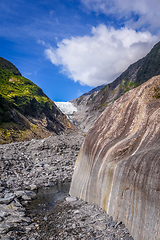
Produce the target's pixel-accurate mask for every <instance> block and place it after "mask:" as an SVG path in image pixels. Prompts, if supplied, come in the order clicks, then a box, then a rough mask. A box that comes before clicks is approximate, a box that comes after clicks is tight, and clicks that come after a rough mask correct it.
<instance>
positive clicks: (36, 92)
mask: <svg viewBox="0 0 160 240" xmlns="http://www.w3.org/2000/svg"><path fill="white" fill-rule="evenodd" d="M70 130H75V127H74V126H73V125H72V124H71V123H70V122H69V120H68V119H67V117H66V116H65V115H64V114H63V113H62V112H61V111H60V110H59V109H58V108H57V106H56V105H55V104H54V103H53V102H52V101H51V100H50V99H49V98H48V97H47V96H46V95H45V94H44V93H43V91H42V89H41V88H39V87H38V86H37V85H35V84H34V83H33V82H31V81H30V80H28V79H26V78H24V77H23V76H21V73H20V72H19V70H18V69H17V68H16V67H15V66H14V65H13V64H12V63H10V62H9V61H7V60H6V59H4V58H2V57H1V58H0V143H9V142H12V141H22V140H30V139H32V138H36V139H38V138H44V137H48V136H50V135H52V134H60V133H63V132H68V131H70Z"/></svg>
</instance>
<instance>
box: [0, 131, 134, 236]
mask: <svg viewBox="0 0 160 240" xmlns="http://www.w3.org/2000/svg"><path fill="white" fill-rule="evenodd" d="M83 140H84V136H83V135H82V134H79V135H78V134H77V133H76V134H73V133H72V134H65V135H59V136H53V137H49V138H46V139H43V140H31V141H28V142H23V143H12V144H6V145H0V239H3V240H14V239H24V240H34V239H43V240H44V239H45V240H46V239H49V240H52V239H73V240H80V239H90V240H91V239H92V240H93V239H104V240H113V239H114V240H122V239H125V240H131V239H132V240H133V238H132V237H131V236H130V234H129V233H128V230H127V229H126V228H125V226H124V224H123V223H122V222H118V223H116V222H114V220H113V219H112V217H109V216H108V215H107V214H106V213H105V212H104V211H103V210H102V209H100V208H99V207H98V206H96V205H94V204H89V203H86V202H84V201H82V200H79V199H75V198H71V197H69V196H68V197H67V198H65V199H61V200H59V201H57V203H56V204H55V205H54V206H53V207H52V208H48V206H47V204H44V205H43V211H42V212H41V214H40V213H39V211H38V210H37V211H36V209H35V211H33V210H32V211H31V210H27V211H26V209H27V206H28V204H29V202H31V201H32V199H34V198H36V194H35V193H36V191H37V189H39V188H42V187H47V188H48V187H51V186H54V185H55V184H63V183H64V182H67V181H71V178H72V174H73V169H74V164H75V161H76V158H77V156H78V152H79V150H80V146H81V144H82V142H83Z"/></svg>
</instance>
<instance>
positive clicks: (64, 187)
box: [26, 182, 70, 212]
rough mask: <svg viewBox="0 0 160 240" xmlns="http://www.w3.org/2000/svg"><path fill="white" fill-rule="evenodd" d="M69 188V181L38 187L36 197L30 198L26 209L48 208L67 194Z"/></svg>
mask: <svg viewBox="0 0 160 240" xmlns="http://www.w3.org/2000/svg"><path fill="white" fill-rule="evenodd" d="M69 188H70V182H66V183H63V184H59V185H55V186H53V187H49V188H42V189H39V190H38V191H37V196H36V199H34V200H32V201H31V203H30V204H29V205H28V206H27V207H26V209H27V210H29V211H36V212H37V211H38V212H43V211H46V210H50V209H51V208H53V206H54V205H55V204H56V201H58V200H61V199H63V198H65V197H67V196H68V193H69Z"/></svg>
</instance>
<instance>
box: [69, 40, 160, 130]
mask: <svg viewBox="0 0 160 240" xmlns="http://www.w3.org/2000/svg"><path fill="white" fill-rule="evenodd" d="M157 75H160V42H158V43H157V44H156V45H155V46H154V47H153V48H152V49H151V51H150V52H149V53H148V54H147V55H146V56H145V57H144V58H142V59H140V60H139V61H137V62H136V63H134V64H132V65H130V66H129V67H128V68H127V70H126V71H124V72H123V73H122V74H121V75H120V76H119V77H118V78H117V79H115V80H114V81H113V82H112V83H110V84H108V85H106V86H104V85H103V86H100V87H99V88H100V89H98V90H97V88H95V89H93V90H91V91H90V92H88V93H87V94H83V95H82V96H80V97H79V98H77V99H74V100H71V102H72V103H73V104H74V106H75V107H76V108H77V109H78V111H77V112H76V113H74V119H75V120H74V121H75V124H76V125H77V126H78V127H79V128H80V129H82V130H83V131H84V132H87V130H88V129H89V127H91V125H92V124H93V122H94V121H95V120H96V119H97V117H98V116H100V114H101V113H102V112H103V111H104V109H105V108H106V107H108V106H109V105H110V104H111V103H113V102H114V101H115V100H116V99H118V98H119V97H120V96H122V95H123V94H124V93H126V92H127V91H129V90H130V89H133V88H135V87H137V86H139V85H141V84H142V83H144V82H146V81H147V80H149V79H150V78H151V77H153V76H157Z"/></svg>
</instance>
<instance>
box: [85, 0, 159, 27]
mask: <svg viewBox="0 0 160 240" xmlns="http://www.w3.org/2000/svg"><path fill="white" fill-rule="evenodd" d="M81 2H82V4H83V5H84V6H85V7H86V9H88V10H91V11H94V12H96V13H97V14H99V13H104V14H106V15H114V16H116V17H117V18H119V19H121V18H123V19H124V21H125V24H126V26H127V25H128V26H129V27H132V28H137V29H138V28H146V27H147V28H148V30H150V31H151V30H153V29H154V30H155V29H156V28H159V11H160V1H159V0H152V1H150V0H134V1H128V0H123V1H122V0H81ZM133 14H135V15H137V18H136V20H135V19H134V20H133V18H132V20H131V17H133Z"/></svg>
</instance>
